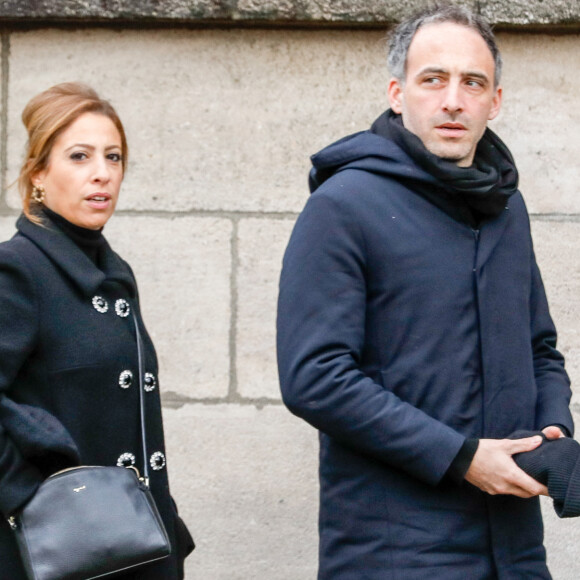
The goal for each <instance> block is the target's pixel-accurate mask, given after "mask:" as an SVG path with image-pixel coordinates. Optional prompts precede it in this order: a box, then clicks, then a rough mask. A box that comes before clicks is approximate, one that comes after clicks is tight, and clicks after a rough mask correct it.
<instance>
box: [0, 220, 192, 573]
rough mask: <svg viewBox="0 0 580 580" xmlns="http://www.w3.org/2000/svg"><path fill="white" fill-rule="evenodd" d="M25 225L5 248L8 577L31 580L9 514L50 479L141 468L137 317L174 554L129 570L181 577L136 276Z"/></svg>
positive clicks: (2, 344)
mask: <svg viewBox="0 0 580 580" xmlns="http://www.w3.org/2000/svg"><path fill="white" fill-rule="evenodd" d="M17 228H18V232H17V233H16V235H15V236H14V237H13V238H12V239H11V240H9V241H7V242H4V243H2V244H0V329H1V330H0V512H1V513H2V514H3V516H4V517H3V518H2V519H1V520H0V562H1V563H2V564H1V566H0V578H2V579H6V580H8V579H9V580H25V574H24V571H23V569H22V567H21V564H20V559H19V555H18V552H17V547H16V543H15V540H14V537H13V533H12V531H11V529H10V527H9V526H8V524H7V522H6V518H7V517H8V516H9V515H11V514H12V513H13V512H14V511H15V510H17V509H18V508H19V507H21V506H22V505H24V504H25V503H26V502H27V501H28V499H29V498H30V497H32V495H33V494H34V492H35V490H36V489H37V487H38V485H39V484H40V483H41V482H42V481H43V479H44V478H45V477H46V476H48V475H50V474H51V473H53V472H55V471H57V470H59V469H61V468H64V467H68V466H72V465H78V464H82V465H117V464H121V463H123V464H128V463H134V464H135V466H136V467H137V468H138V469H139V470H140V471H141V472H143V457H142V451H141V449H142V445H141V443H140V440H141V439H140V438H141V435H140V433H141V432H140V422H139V391H138V386H137V385H138V366H137V345H136V338H135V329H134V322H133V318H132V314H134V315H135V316H136V317H137V320H138V322H139V326H140V331H141V334H142V339H143V343H144V370H145V372H146V373H149V374H148V375H147V380H146V386H145V391H146V392H145V393H144V398H145V405H146V407H145V408H146V429H147V448H148V455H149V457H147V461H148V462H150V464H151V466H150V477H151V491H152V493H153V496H154V498H155V501H156V503H157V507H158V508H159V511H160V514H161V516H162V518H163V520H164V522H165V525H166V528H167V531H168V534H169V536H170V539H171V543H172V548H173V550H172V555H171V556H170V557H169V558H167V559H165V560H163V561H161V562H158V563H154V564H150V565H146V566H144V567H142V568H140V569H139V570H138V571H134V572H131V573H128V574H125V575H123V576H121V577H122V578H123V579H126V580H178V579H180V578H182V577H183V560H184V558H185V556H186V555H187V553H189V551H191V548H192V540H191V536H190V535H189V532H188V531H187V528H186V527H185V525H184V523H183V522H182V520H181V519H180V518H179V516H178V515H177V511H176V507H175V504H174V503H173V501H172V498H171V496H170V492H169V484H168V478H167V465H166V459H165V446H164V438H163V425H162V419H161V403H160V397H159V385H158V381H157V358H156V355H155V350H154V348H153V344H152V342H151V340H150V338H149V335H148V334H147V332H146V330H145V327H144V326H143V320H142V318H141V313H140V311H139V299H138V294H137V287H136V283H135V278H134V276H133V273H132V271H131V269H130V267H129V266H128V264H127V263H126V262H124V261H123V260H122V259H121V258H120V257H119V256H118V255H117V254H116V253H115V252H113V250H112V249H111V248H110V246H109V245H108V244H107V243H106V242H105V243H104V244H103V245H102V246H101V248H100V249H99V256H98V265H99V268H97V266H95V264H94V263H93V262H92V261H91V260H90V259H89V258H88V257H87V256H86V255H85V253H84V252H83V251H82V250H81V249H80V248H79V247H78V246H77V245H76V244H75V243H74V242H73V241H72V240H71V239H70V238H69V237H68V236H67V235H65V234H64V233H63V232H62V231H61V230H60V229H58V228H57V227H56V226H54V225H53V224H52V223H51V222H47V223H46V225H43V226H39V225H36V224H34V223H32V222H30V221H29V220H28V219H27V218H26V217H24V216H22V217H20V218H19V220H18V222H17ZM127 310H129V311H130V314H129V315H128V316H126V313H127Z"/></svg>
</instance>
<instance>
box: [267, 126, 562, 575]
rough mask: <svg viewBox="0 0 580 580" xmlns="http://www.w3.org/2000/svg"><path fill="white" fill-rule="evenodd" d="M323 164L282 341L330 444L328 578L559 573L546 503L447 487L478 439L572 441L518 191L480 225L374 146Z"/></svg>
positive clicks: (287, 383)
mask: <svg viewBox="0 0 580 580" xmlns="http://www.w3.org/2000/svg"><path fill="white" fill-rule="evenodd" d="M313 161H314V165H315V170H314V172H313V175H312V177H313V179H312V182H311V183H312V185H313V189H314V191H313V193H312V195H311V196H310V199H309V200H308V202H307V204H306V207H305V208H304V210H303V212H302V213H301V215H300V217H299V218H298V221H297V223H296V226H295V229H294V231H293V233H292V236H291V239H290V242H289V244H288V248H287V250H286V254H285V257H284V262H283V269H282V274H281V279H280V296H279V306H278V338H277V341H278V363H279V373H280V384H281V389H282V395H283V398H284V401H285V403H286V404H287V406H288V407H289V409H290V410H291V411H292V412H293V413H295V414H296V415H298V416H299V417H301V418H303V419H304V420H306V421H308V422H309V423H310V424H311V425H313V426H314V427H316V428H317V429H318V430H319V431H320V519H319V529H320V569H319V579H320V580H362V579H363V578H364V579H365V580H425V579H426V578H429V579H431V580H465V579H467V578H468V579H469V580H491V579H501V580H513V579H514V578H526V579H527V580H530V579H536V580H538V579H544V580H545V579H547V578H549V577H550V576H549V572H548V570H547V567H546V563H545V550H544V547H543V543H542V539H543V528H542V519H541V514H540V507H539V502H538V500H537V498H535V499H530V500H523V499H519V498H516V497H514V496H495V497H492V496H490V495H487V494H484V493H483V492H481V491H479V490H478V489H476V488H475V487H473V486H471V485H470V484H468V483H467V482H463V484H457V483H455V482H454V481H451V480H450V478H449V476H448V470H449V468H450V466H451V465H452V463H453V461H454V459H455V457H456V456H457V454H458V452H459V450H460V449H461V447H462V445H463V444H464V442H465V441H466V439H467V438H482V437H486V438H503V437H507V436H508V435H509V434H511V433H512V432H514V431H515V430H517V429H532V430H533V429H541V428H543V427H545V426H547V425H551V424H554V423H556V424H560V425H563V426H565V427H566V428H567V429H568V430H569V431H570V432H572V430H573V423H572V418H571V414H570V411H569V408H568V404H569V401H570V394H571V393H570V388H569V381H568V377H567V375H566V372H565V370H564V362H563V358H562V356H561V354H560V353H559V352H558V351H557V350H556V331H555V329H554V325H553V323H552V320H551V318H550V314H549V311H548V305H547V301H546V295H545V292H544V287H543V285H542V280H541V277H540V273H539V270H538V267H537V265H536V261H535V258H534V252H533V247H532V239H531V235H530V226H529V220H528V216H527V212H526V209H525V206H524V202H523V199H522V197H521V195H520V194H519V192H516V193H514V194H513V195H512V196H511V197H510V198H509V202H508V207H507V208H506V209H505V210H504V211H502V212H501V214H500V215H499V216H498V217H496V218H493V219H492V218H489V219H485V220H483V221H482V223H481V224H480V226H479V227H478V228H477V229H472V228H471V227H469V226H468V225H467V224H466V223H462V222H460V221H457V220H456V219H453V218H452V217H451V216H450V215H448V214H447V213H446V212H444V211H442V210H441V209H440V208H439V207H437V206H436V205H435V204H433V203H432V202H431V201H430V200H429V199H427V198H426V197H425V196H424V195H419V194H418V190H421V189H423V190H424V189H425V188H428V189H429V190H430V191H432V192H439V194H441V195H442V194H444V193H445V192H449V190H450V189H451V187H452V184H447V185H445V184H442V183H441V182H440V181H438V179H436V178H435V177H433V176H432V175H431V174H429V173H427V172H425V171H424V170H422V169H421V168H420V167H419V166H418V165H417V164H416V163H415V162H414V160H413V159H412V158H411V157H410V156H409V155H408V154H407V153H405V152H404V151H403V150H401V149H400V148H399V147H398V146H397V145H396V144H395V143H394V142H393V141H389V140H387V139H385V138H383V137H381V136H379V135H375V134H371V133H370V132H363V133H360V134H356V135H354V136H351V137H349V138H345V139H344V140H341V141H339V142H338V143H336V144H335V145H332V146H330V147H329V148H327V149H326V150H324V151H322V152H321V153H320V154H318V155H317V156H315V157H314V159H313Z"/></svg>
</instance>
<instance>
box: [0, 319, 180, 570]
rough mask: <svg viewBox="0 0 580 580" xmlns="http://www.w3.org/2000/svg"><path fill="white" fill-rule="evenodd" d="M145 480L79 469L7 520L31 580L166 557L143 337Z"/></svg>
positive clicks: (125, 471)
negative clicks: (150, 450) (152, 468)
mask: <svg viewBox="0 0 580 580" xmlns="http://www.w3.org/2000/svg"><path fill="white" fill-rule="evenodd" d="M133 320H134V322H135V332H136V338H137V353H138V362H139V406H140V413H141V438H142V443H143V459H144V461H143V466H144V467H143V471H144V473H143V477H140V476H139V472H138V471H137V469H136V468H135V467H128V468H127V467H102V466H81V467H73V468H71V469H65V470H63V471H60V472H58V473H55V474H54V475H52V476H50V477H49V478H48V479H47V480H46V481H44V482H43V483H42V484H41V486H40V487H39V488H38V490H37V492H36V494H35V495H34V496H33V498H32V499H31V500H30V501H29V502H28V503H27V504H26V506H24V508H23V509H22V510H21V511H20V512H19V513H18V514H16V515H14V516H12V517H11V518H10V519H9V520H8V522H9V523H10V526H11V527H12V529H13V530H14V533H15V535H16V541H17V543H18V547H19V550H20V554H21V556H22V561H23V563H24V568H25V570H26V573H27V575H28V577H29V578H30V580H91V579H94V578H106V577H107V576H110V575H113V574H117V573H119V572H121V571H123V570H130V569H132V568H135V567H136V566H140V565H142V564H146V563H148V562H153V561H155V560H160V559H162V558H166V557H167V556H168V555H169V554H170V553H171V544H170V542H169V538H168V536H167V532H166V530H165V527H164V525H163V522H162V520H161V517H160V516H159V512H158V511H157V507H156V506H155V501H154V500H153V497H152V495H151V492H150V491H149V472H148V466H147V445H146V437H145V409H144V404H145V403H144V399H143V364H142V346H141V335H140V332H139V327H138V324H137V319H136V317H135V315H134V314H133Z"/></svg>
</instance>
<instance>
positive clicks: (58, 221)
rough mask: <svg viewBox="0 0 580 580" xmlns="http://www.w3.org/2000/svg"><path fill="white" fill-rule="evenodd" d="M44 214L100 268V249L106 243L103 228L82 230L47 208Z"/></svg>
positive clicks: (43, 210) (43, 211)
mask: <svg viewBox="0 0 580 580" xmlns="http://www.w3.org/2000/svg"><path fill="white" fill-rule="evenodd" d="M42 213H43V214H44V216H46V217H47V218H48V219H49V220H50V222H51V223H52V224H54V225H55V226H56V227H57V228H58V229H59V230H60V231H61V232H62V233H63V234H65V235H66V236H67V237H69V238H70V239H71V240H72V241H73V242H74V243H75V244H76V245H77V246H78V247H79V248H80V249H81V250H82V251H83V252H84V253H85V254H86V255H87V257H88V258H89V259H90V260H91V261H92V262H93V264H95V265H96V266H98V260H99V249H100V248H101V247H102V245H103V244H104V242H105V238H104V237H103V230H102V228H101V229H99V230H89V229H87V228H82V227H80V226H77V225H75V224H73V223H71V222H69V221H68V220H67V219H65V218H63V217H62V216H61V215H60V214H58V213H56V212H54V211H52V210H50V209H48V208H47V207H43V208H42Z"/></svg>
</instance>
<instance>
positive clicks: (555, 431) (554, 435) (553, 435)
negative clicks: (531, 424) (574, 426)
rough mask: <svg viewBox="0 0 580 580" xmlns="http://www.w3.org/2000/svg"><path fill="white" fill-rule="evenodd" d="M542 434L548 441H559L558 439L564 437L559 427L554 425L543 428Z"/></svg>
mask: <svg viewBox="0 0 580 580" xmlns="http://www.w3.org/2000/svg"><path fill="white" fill-rule="evenodd" d="M542 433H543V434H544V435H545V436H546V437H547V438H548V439H560V437H566V435H564V433H562V429H560V427H556V426H555V425H552V426H550V427H545V428H544V429H542Z"/></svg>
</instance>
